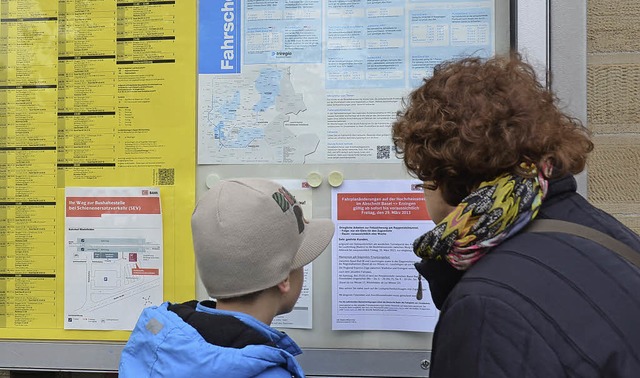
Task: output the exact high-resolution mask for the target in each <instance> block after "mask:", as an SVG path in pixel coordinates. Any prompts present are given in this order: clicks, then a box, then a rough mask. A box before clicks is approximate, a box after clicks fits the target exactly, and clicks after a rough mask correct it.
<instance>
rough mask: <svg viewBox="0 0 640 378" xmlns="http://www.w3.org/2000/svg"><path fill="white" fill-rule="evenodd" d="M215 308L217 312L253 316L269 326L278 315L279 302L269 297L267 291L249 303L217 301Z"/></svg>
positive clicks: (232, 300)
mask: <svg viewBox="0 0 640 378" xmlns="http://www.w3.org/2000/svg"><path fill="white" fill-rule="evenodd" d="M216 308H217V309H218V310H225V311H236V312H242V313H245V314H247V315H251V316H253V317H254V318H256V319H258V320H260V321H261V322H263V323H264V324H266V325H271V322H272V321H273V318H274V317H275V316H276V315H278V311H279V308H280V301H279V300H278V298H274V297H273V296H272V295H270V293H269V292H268V291H265V292H263V293H261V294H260V295H259V296H257V297H256V298H254V299H253V300H251V301H242V300H235V299H219V300H218V301H217V304H216Z"/></svg>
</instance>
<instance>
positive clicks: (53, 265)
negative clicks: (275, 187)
mask: <svg viewBox="0 0 640 378" xmlns="http://www.w3.org/2000/svg"><path fill="white" fill-rule="evenodd" d="M195 15H196V2H195V1H192V0H175V1H169V0H156V1H126V0H92V1H85V0H57V1H56V0H53V1H52V0H0V338H12V339H70V340H72V339H76V340H124V339H126V338H127V337H128V332H125V331H77V330H66V331H65V330H64V328H65V327H64V324H65V323H64V322H65V319H64V316H63V314H64V309H63V306H64V298H63V296H64V280H65V275H64V250H65V248H64V215H65V214H64V210H65V206H64V189H65V188H67V187H136V186H139V187H144V186H154V187H159V188H160V197H161V202H162V209H163V210H162V222H163V235H164V277H163V280H164V297H165V300H171V301H180V300H187V299H191V298H192V297H193V296H194V294H195V288H194V285H195V278H194V275H195V272H194V265H193V254H192V253H191V248H192V247H191V236H190V215H191V212H192V210H193V205H194V201H195V193H194V182H195V140H196V138H195V108H196V104H195V101H196V100H195V93H196V88H195V77H196V63H195V59H196V58H195V57H196V42H195V40H196V38H195V37H196V16H195ZM122 311H127V309H126V308H123V309H122Z"/></svg>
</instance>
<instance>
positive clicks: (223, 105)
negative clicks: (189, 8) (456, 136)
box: [198, 0, 495, 164]
mask: <svg viewBox="0 0 640 378" xmlns="http://www.w3.org/2000/svg"><path fill="white" fill-rule="evenodd" d="M494 52H495V1H494V0H385V1H321V0H305V1H285V0H273V1H261V0H247V1H233V0H226V1H200V2H199V3H198V163H199V164H324V163H397V162H398V159H397V157H396V156H395V154H394V153H393V146H392V144H393V143H392V140H391V130H390V129H391V124H392V123H393V122H394V121H395V119H396V113H397V111H398V110H399V109H401V107H402V99H403V98H404V97H406V96H407V95H408V94H409V93H410V91H411V90H412V89H413V88H416V87H417V86H419V85H421V83H422V80H423V79H424V78H427V77H430V76H431V74H432V73H433V70H434V67H435V66H436V65H438V64H439V63H442V62H443V61H446V60H450V59H456V58H460V57H467V56H479V57H488V56H492V55H493V54H494Z"/></svg>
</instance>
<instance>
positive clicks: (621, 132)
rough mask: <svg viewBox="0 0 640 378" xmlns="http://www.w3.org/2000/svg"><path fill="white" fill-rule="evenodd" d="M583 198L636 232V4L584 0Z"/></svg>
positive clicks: (639, 109) (639, 14)
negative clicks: (586, 149)
mask: <svg viewBox="0 0 640 378" xmlns="http://www.w3.org/2000/svg"><path fill="white" fill-rule="evenodd" d="M587 12H588V13H587V127H588V128H589V129H590V130H591V132H592V133H593V140H594V143H595V145H596V149H595V151H594V152H593V154H592V156H591V158H590V160H589V163H588V180H589V182H588V191H589V192H588V197H589V200H590V201H591V202H592V203H593V204H594V205H596V206H597V207H599V208H601V209H603V210H605V211H607V212H609V213H611V214H612V215H613V216H615V217H616V218H618V219H619V220H620V221H622V222H623V223H625V224H626V225H627V226H629V227H630V228H631V229H633V230H634V231H635V232H637V233H640V22H638V20H640V1H628V0H588V3H587Z"/></svg>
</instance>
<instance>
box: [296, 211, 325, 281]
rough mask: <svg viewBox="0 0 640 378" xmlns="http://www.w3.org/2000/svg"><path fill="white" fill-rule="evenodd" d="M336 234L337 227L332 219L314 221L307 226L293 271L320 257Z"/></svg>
mask: <svg viewBox="0 0 640 378" xmlns="http://www.w3.org/2000/svg"><path fill="white" fill-rule="evenodd" d="M334 232H335V226H334V225H333V222H332V221H331V220H330V219H312V220H310V221H309V223H307V224H305V225H304V234H305V235H304V240H303V241H302V244H301V245H300V249H298V253H296V256H295V257H294V258H293V264H292V267H291V269H292V270H293V269H298V268H301V267H303V266H305V265H307V264H309V263H310V262H312V261H313V260H315V259H316V257H318V256H320V254H321V253H322V252H323V251H324V250H325V249H326V248H327V246H328V245H329V243H331V239H332V238H333V233H334Z"/></svg>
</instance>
